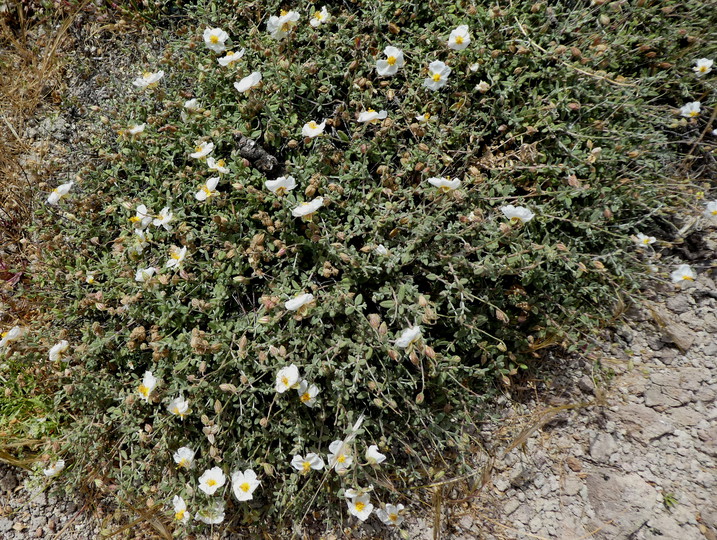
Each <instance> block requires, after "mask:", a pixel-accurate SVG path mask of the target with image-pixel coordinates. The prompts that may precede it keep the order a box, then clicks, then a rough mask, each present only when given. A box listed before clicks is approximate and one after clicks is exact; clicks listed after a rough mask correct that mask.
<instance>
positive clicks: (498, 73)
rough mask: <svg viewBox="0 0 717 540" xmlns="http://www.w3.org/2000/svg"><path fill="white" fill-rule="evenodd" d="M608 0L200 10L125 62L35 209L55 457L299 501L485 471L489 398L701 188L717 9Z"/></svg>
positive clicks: (268, 511)
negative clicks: (696, 174)
mask: <svg viewBox="0 0 717 540" xmlns="http://www.w3.org/2000/svg"><path fill="white" fill-rule="evenodd" d="M594 4H595V5H589V3H588V2H582V1H577V2H576V1H562V2H554V3H551V5H550V6H549V5H547V4H542V3H533V2H526V1H522V0H518V1H514V2H512V4H509V5H506V6H504V7H498V6H494V5H490V6H489V5H488V4H485V3H477V4H471V3H468V2H453V3H446V2H443V3H441V2H423V3H421V2H419V3H416V4H415V5H407V4H406V3H404V2H394V1H384V2H380V3H375V2H362V1H357V2H353V3H351V4H348V3H347V4H346V5H342V6H341V7H332V6H329V7H328V13H329V14H330V19H329V20H327V21H324V22H322V24H320V25H318V26H314V25H310V24H309V22H308V21H309V20H312V21H317V20H318V19H319V18H320V17H319V18H313V19H312V15H313V13H314V12H315V11H318V6H312V5H311V4H307V3H304V2H299V3H298V4H297V5H296V6H289V7H293V8H294V9H296V10H297V13H298V14H299V19H298V21H296V22H294V21H293V20H292V17H291V14H290V13H289V14H286V15H283V17H284V18H283V19H282V20H280V21H278V22H277V23H276V25H274V27H272V28H273V31H274V36H272V34H271V32H269V31H267V27H268V26H271V23H272V22H273V21H272V20H270V19H269V17H270V16H279V13H280V7H282V6H279V4H277V3H276V2H255V3H251V4H238V3H235V6H236V7H227V6H224V7H219V6H218V5H215V4H211V3H209V4H207V3H200V4H199V5H197V6H195V7H193V8H191V9H190V12H191V16H188V17H189V18H188V19H185V20H183V22H182V23H180V24H178V25H177V26H176V27H175V28H173V29H172V31H171V32H169V33H168V34H167V39H168V42H167V44H166V47H165V48H164V51H163V53H162V55H161V56H160V57H157V58H154V59H148V60H147V62H146V63H145V65H143V66H138V70H137V71H138V72H137V73H132V74H127V79H126V80H125V81H122V86H121V88H122V89H123V91H122V93H121V95H118V96H117V111H116V113H115V114H114V116H113V117H112V119H111V120H110V121H111V122H112V123H113V124H114V125H113V127H114V129H115V132H116V134H117V137H116V140H104V141H100V143H99V146H98V149H97V150H98V157H99V158H100V162H101V165H88V166H86V167H85V168H84V169H83V170H82V171H79V174H78V178H77V180H76V183H74V184H73V185H72V186H71V188H70V189H69V192H68V193H67V195H65V196H63V197H62V198H61V199H60V200H59V202H58V204H56V205H45V207H44V208H43V209H42V210H40V211H39V212H38V219H39V222H40V224H39V230H38V235H40V237H41V238H42V239H43V240H45V241H48V240H50V239H52V238H55V239H56V242H55V244H54V245H55V249H54V250H51V251H49V252H48V253H47V254H46V257H45V260H44V263H45V264H46V265H48V271H47V272H45V273H44V274H42V275H38V276H37V277H36V280H35V281H36V282H35V287H36V288H37V289H38V290H42V291H46V292H47V296H48V298H47V300H48V302H49V303H50V304H51V305H54V308H53V309H52V313H51V316H52V317H53V318H54V320H55V321H56V324H57V326H58V328H62V329H63V334H62V335H61V336H57V339H59V338H66V339H67V340H68V341H69V343H70V349H69V351H68V352H67V353H66V354H65V355H64V356H63V357H62V358H60V359H58V360H57V361H56V362H55V363H54V365H55V367H56V376H57V377H58V381H59V382H60V383H61V384H62V385H63V389H62V391H60V392H59V393H58V394H57V397H56V404H57V407H58V409H59V410H60V411H62V413H63V414H64V415H65V416H66V418H67V421H66V423H65V428H64V431H63V435H62V437H61V438H60V439H59V452H58V454H61V455H62V456H63V457H64V459H65V460H66V461H67V464H68V470H67V471H66V472H65V473H64V476H65V477H67V478H69V479H70V481H71V482H75V483H77V482H83V481H86V480H87V479H88V478H90V479H92V480H94V481H95V483H97V484H98V485H103V486H105V487H108V488H109V489H111V490H112V491H116V492H117V493H118V494H119V496H121V497H123V498H127V497H138V496H139V497H144V498H147V499H148V503H149V504H150V505H152V504H153V503H157V504H160V505H162V508H171V507H172V501H173V500H174V507H175V514H176V516H175V517H176V518H177V519H178V520H179V521H180V522H184V521H185V518H186V517H187V516H188V515H191V516H192V518H194V517H195V516H199V517H200V518H201V519H202V520H204V521H205V522H211V521H212V520H214V521H219V514H221V509H220V508H214V506H213V505H215V504H216V502H217V501H220V500H222V501H225V502H226V504H227V506H226V515H227V516H228V517H230V518H232V519H233V520H234V521H235V523H241V524H243V525H261V524H264V525H266V523H268V522H267V521H264V520H267V519H268V520H270V522H271V523H273V524H274V526H277V527H283V526H286V524H287V523H290V522H292V521H293V522H294V523H295V524H299V523H301V522H302V519H304V518H306V517H307V513H308V512H309V510H310V509H321V510H322V513H321V516H320V517H321V519H328V518H331V517H336V515H337V514H338V513H339V512H344V511H345V510H346V506H345V505H344V504H345V503H343V502H341V499H340V498H339V497H338V495H346V493H345V490H347V489H349V488H351V489H358V488H367V487H368V486H369V485H372V486H373V487H374V493H370V494H369V496H370V498H371V500H372V501H373V503H374V504H375V506H376V508H377V509H378V502H377V501H381V502H383V503H395V502H399V501H403V502H406V500H407V498H406V491H405V490H406V488H407V487H409V486H415V485H418V484H419V483H421V482H425V481H426V479H430V478H436V477H437V476H438V475H440V474H445V473H446V472H447V471H448V472H449V474H450V475H459V474H462V473H465V472H467V471H468V470H469V467H470V448H471V442H472V439H471V426H472V425H473V422H474V419H475V418H476V415H478V414H479V413H480V410H481V405H482V404H483V403H484V401H485V400H486V399H489V398H490V397H491V396H492V395H493V392H494V389H495V388H496V387H499V386H509V385H510V384H511V380H512V379H513V378H515V377H517V376H519V375H520V374H521V373H522V372H524V371H525V370H527V369H529V368H534V367H539V365H540V361H541V359H542V354H543V352H544V350H545V349H547V348H549V347H561V348H563V349H564V350H567V351H574V350H579V349H581V348H582V347H583V345H584V340H582V339H581V335H583V334H584V333H585V332H588V331H589V330H590V329H591V328H593V327H594V326H595V325H596V324H598V323H600V321H602V320H604V319H605V318H606V317H610V316H611V315H612V308H613V306H614V305H615V304H616V303H617V302H618V300H619V299H621V298H623V297H625V296H629V295H631V294H632V293H633V292H634V291H635V288H636V286H637V284H638V278H639V276H640V273H641V272H642V271H643V270H644V267H645V265H644V260H643V257H641V256H640V255H638V254H636V253H637V251H638V249H637V248H636V247H635V244H634V242H633V240H632V239H631V238H630V235H633V234H636V233H637V232H644V233H648V234H655V235H657V236H660V237H661V239H663V240H667V238H665V234H666V233H665V231H664V230H662V229H661V227H663V226H664V216H665V214H666V210H667V208H668V205H669V204H670V203H673V202H681V201H690V200H692V201H694V200H695V199H694V195H693V194H694V192H695V191H696V190H697V189H698V187H696V186H695V185H694V183H693V182H692V178H689V177H688V178H687V179H686V180H677V179H676V178H677V174H676V172H675V171H676V166H677V164H679V163H680V157H681V155H682V154H683V153H684V152H686V151H687V149H688V148H689V145H690V143H691V141H694V140H695V139H696V138H697V137H698V136H699V134H700V133H702V132H703V130H704V128H705V127H706V126H707V121H708V120H707V117H708V116H709V115H707V114H706V113H704V112H703V113H702V114H700V115H697V116H696V117H694V118H683V119H680V117H679V111H677V108H678V107H680V106H682V105H684V104H685V103H686V102H688V101H696V100H697V99H698V97H699V96H701V95H704V94H706V92H707V90H708V89H711V88H713V86H710V85H713V83H712V82H710V81H712V80H713V79H711V78H710V77H711V75H709V74H706V75H705V76H697V75H696V74H695V73H694V72H693V69H692V68H693V65H694V63H693V60H695V59H697V58H699V57H702V56H708V53H709V52H712V53H714V47H713V48H712V49H711V50H708V49H706V48H705V44H704V43H703V42H702V41H701V39H700V38H699V36H700V32H701V29H704V28H706V27H707V26H706V25H707V24H708V22H707V21H708V20H709V16H708V15H707V14H706V9H707V8H706V7H705V6H704V5H702V3H701V2H695V1H686V2H670V1H668V2H660V3H659V5H658V3H655V2H634V3H630V4H628V3H625V2H622V3H617V2H615V3H611V4H605V3H604V2H594ZM603 4H605V5H603ZM284 7H286V6H284ZM287 9H288V7H287ZM702 15H704V18H701V16H702ZM464 24H465V25H467V32H468V35H469V37H470V40H469V43H466V42H467V41H468V39H467V38H466V37H465V31H464V30H462V29H459V30H458V31H457V32H456V33H455V34H453V37H452V38H451V40H450V44H451V45H452V47H449V46H448V43H449V35H450V34H451V32H452V31H453V30H456V29H458V28H459V26H460V25H464ZM284 25H286V26H284ZM215 27H220V28H221V29H223V30H224V31H226V32H227V34H228V39H225V36H224V35H223V34H221V33H220V32H215V33H214V35H215V37H216V39H215V40H212V39H211V33H208V34H207V45H208V46H205V43H204V41H205V40H204V33H205V30H206V29H207V28H209V29H212V28H215ZM284 32H286V35H285V36H284V37H281V36H282V34H283V33H284ZM456 36H461V37H462V43H461V42H460V41H461V40H457V39H456ZM466 44H467V46H466V47H463V45H466ZM387 46H392V47H396V48H398V49H400V51H401V52H402V55H403V59H404V63H403V65H401V63H402V62H401V57H400V55H398V53H397V52H396V51H393V50H388V51H386V50H385V48H386V47H387ZM210 47H211V48H212V49H216V50H217V51H220V52H219V54H217V53H216V52H215V51H214V50H211V49H210ZM223 48H226V51H234V52H237V51H240V50H244V53H243V56H241V58H240V59H238V60H237V61H235V62H234V63H231V64H230V65H228V66H224V65H221V63H220V62H219V60H220V59H222V58H224V57H225V56H224V55H225V54H226V51H225V50H222V49H223ZM653 53H654V54H653ZM713 56H714V54H713ZM225 61H228V59H227V60H225ZM434 62H442V63H443V65H441V64H440V63H439V64H436V63H434ZM429 66H430V72H429ZM444 66H448V67H450V70H451V71H450V74H447V70H445V67H444ZM143 70H146V71H147V76H146V77H144V78H143V77H142V76H141V72H142V71H143ZM160 70H162V71H163V76H162V77H161V78H158V77H159V75H156V76H152V73H158V72H159V71H160ZM379 71H380V72H381V73H384V76H380V75H379ZM253 72H259V73H260V74H261V80H260V81H258V78H259V77H258V76H256V75H254V76H250V75H251V74H252V73H253ZM393 72H395V73H394V74H391V73H393ZM247 77H249V78H247ZM135 78H138V79H137V80H136V84H135V85H134V86H133V84H132V81H133V80H134V79H135ZM424 81H425V82H424ZM444 82H445V83H446V84H445V85H444V86H441V85H442V84H443V83H444ZM235 83H238V86H239V88H238V89H237V88H236V86H235ZM147 85H149V86H147ZM142 87H145V88H142ZM432 87H437V89H435V90H433V89H431V88H432ZM193 100H196V101H193ZM703 106H706V105H703ZM372 110H373V111H374V112H376V113H380V114H377V115H376V116H380V117H381V118H376V119H375V120H373V121H366V122H359V117H360V115H361V114H362V113H367V112H371V111H372ZM382 111H385V112H386V114H385V117H384V114H383V113H382ZM364 119H365V118H364V117H361V120H364ZM311 122H314V124H311ZM139 126H143V129H142V128H141V127H139ZM318 131H322V133H321V134H320V136H313V134H314V133H316V132H318ZM694 158H695V159H694V161H693V162H692V165H695V164H697V165H699V163H700V162H701V160H702V162H704V163H708V161H709V159H710V157H709V154H706V153H705V152H704V146H702V145H701V146H700V147H699V150H698V151H697V153H695V154H694ZM219 160H223V161H222V162H219ZM224 168H226V171H224V170H223V169H224ZM288 177H292V178H293V180H294V182H295V187H293V188H292V189H289V188H287V187H285V189H284V192H283V193H282V192H274V191H272V190H271V189H269V187H267V182H270V181H272V182H275V181H281V182H283V183H284V184H283V185H285V186H290V185H291V181H290V180H289V179H288ZM681 178H685V176H681ZM212 179H217V180H212ZM281 182H279V184H281ZM269 186H270V187H274V184H269ZM53 202H54V201H53ZM306 203H309V204H308V205H306ZM162 209H164V210H162ZM170 213H171V219H170V217H169V214H170ZM300 214H304V216H303V217H301V216H299V215H300ZM297 216H299V217H297ZM165 225H166V226H165ZM650 249H651V248H650ZM150 269H151V270H150ZM88 277H89V279H88ZM292 366H294V367H292ZM148 372H149V374H147V373H148ZM300 381H303V382H304V384H303V385H302V386H301V391H299V392H297V391H296V389H297V387H298V385H299V383H300ZM317 392H318V393H317ZM178 398H181V399H180V400H178ZM314 400H315V401H314ZM335 441H343V442H344V443H345V444H344V445H343V446H342V445H341V443H339V444H338V445H337V444H336V443H335ZM332 443H334V444H333V445H332ZM371 445H376V446H377V449H376V448H374V449H372V450H371V453H370V454H369V456H373V458H374V460H375V457H376V450H378V451H379V452H380V453H382V454H385V455H386V456H388V458H387V460H386V461H384V462H383V463H380V464H376V463H369V460H368V458H367V457H365V456H364V453H365V452H366V450H367V449H368V448H369V446H371ZM338 446H342V447H341V448H338ZM181 447H188V448H190V449H191V450H192V451H194V452H195V453H196V457H195V458H194V462H193V467H192V468H189V469H187V468H183V467H180V468H177V466H176V463H175V459H174V458H173V455H174V454H175V452H177V451H178V449H179V448H181ZM330 447H331V452H332V453H333V454H335V455H338V454H340V453H341V451H342V450H346V451H348V452H350V453H351V455H352V459H349V460H348V461H351V463H350V465H348V466H347V467H346V468H345V469H344V468H342V466H341V464H340V463H339V465H338V467H334V470H329V465H331V464H332V463H334V462H332V461H330V458H329V457H328V453H329V450H330ZM309 453H314V454H318V455H319V456H321V457H322V459H323V461H324V462H326V463H325V464H326V467H325V468H324V469H323V470H313V469H311V468H310V467H309V469H308V474H305V475H304V474H302V472H303V469H302V471H299V470H297V469H295V468H294V467H292V465H291V462H292V459H293V458H294V456H295V455H297V454H298V455H301V456H302V457H303V460H306V461H307V462H308V461H311V463H313V464H317V463H318V462H317V461H316V459H312V460H309V458H308V456H306V455H307V454H309ZM300 462H303V461H302V460H299V461H298V462H297V463H300ZM344 463H345V464H346V463H347V462H346V461H344ZM317 466H318V465H317ZM215 467H218V468H219V469H220V470H221V471H222V473H223V474H224V475H227V476H228V475H230V474H231V473H232V472H237V471H246V470H247V469H250V470H252V471H254V472H255V473H257V475H258V479H259V481H260V482H261V483H260V485H259V487H258V488H256V487H255V485H254V483H252V482H253V480H252V481H251V482H249V480H248V479H249V478H250V476H246V480H245V477H244V476H242V477H241V478H240V480H237V481H235V483H234V484H232V483H231V482H229V481H227V482H226V483H225V484H224V485H223V486H221V484H222V478H223V477H222V476H221V475H220V473H218V472H216V471H215V472H214V473H212V474H213V475H215V476H216V478H215V477H214V476H211V475H209V476H206V477H203V480H202V481H201V482H200V475H202V472H203V471H209V470H211V469H213V468H215ZM337 470H338V471H340V472H342V473H343V474H337ZM212 478H215V479H214V480H212ZM252 478H253V477H252ZM210 480H211V481H213V482H215V484H211V485H210V484H207V482H209V481H210ZM237 482H239V483H237ZM245 482H246V485H247V486H250V484H251V486H250V487H247V490H249V489H250V488H251V495H252V496H253V498H251V500H249V501H248V502H246V501H245V499H246V497H245V498H244V499H242V498H241V495H242V493H241V486H242V485H243V484H244V483H245ZM68 485H69V484H68ZM207 486H210V487H207ZM213 486H216V487H221V489H219V490H218V491H216V493H214V494H213V495H208V494H207V491H211V490H213V489H216V487H213ZM232 489H233V490H234V492H235V494H237V497H235V496H233V495H231V490H232ZM254 489H256V491H254ZM342 490H344V491H342ZM244 493H245V494H246V493H249V491H246V490H245V491H244ZM348 495H352V497H351V498H349V499H347V500H348V501H349V504H348V508H349V511H350V512H351V513H352V514H354V515H356V516H360V517H359V519H362V517H363V516H365V512H366V510H367V506H366V505H367V502H366V500H365V498H362V497H363V495H362V493H360V492H354V493H351V492H349V493H348ZM175 496H181V497H182V501H179V500H178V499H176V500H175V499H173V498H174V497H175ZM182 504H186V511H184V510H182ZM352 505H353V506H352ZM360 505H363V506H361V507H360V508H359V507H358V506H360ZM368 510H370V508H368ZM212 511H214V512H215V513H216V514H217V515H216V516H214V518H211V517H208V514H209V513H211V512H212ZM187 526H188V527H203V526H204V525H202V524H201V523H198V522H197V521H195V520H192V521H190V522H189V524H188V525H187Z"/></svg>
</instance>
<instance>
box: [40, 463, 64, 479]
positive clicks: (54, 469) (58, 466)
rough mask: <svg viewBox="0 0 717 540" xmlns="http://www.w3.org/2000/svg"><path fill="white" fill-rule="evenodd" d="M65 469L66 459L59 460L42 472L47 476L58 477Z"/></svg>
mask: <svg viewBox="0 0 717 540" xmlns="http://www.w3.org/2000/svg"><path fill="white" fill-rule="evenodd" d="M64 468H65V460H64V459H58V460H57V461H56V462H55V463H53V464H52V465H50V467H49V468H47V469H42V472H43V474H44V475H45V476H49V477H52V476H57V475H58V474H60V473H61V472H62V470H63V469H64Z"/></svg>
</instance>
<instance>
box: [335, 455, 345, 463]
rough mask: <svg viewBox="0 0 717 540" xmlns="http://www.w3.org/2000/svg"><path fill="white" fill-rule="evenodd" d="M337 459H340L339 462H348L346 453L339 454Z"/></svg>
mask: <svg viewBox="0 0 717 540" xmlns="http://www.w3.org/2000/svg"><path fill="white" fill-rule="evenodd" d="M336 461H338V462H339V463H345V462H346V455H345V454H341V455H339V457H337V458H336Z"/></svg>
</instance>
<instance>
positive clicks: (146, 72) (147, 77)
mask: <svg viewBox="0 0 717 540" xmlns="http://www.w3.org/2000/svg"><path fill="white" fill-rule="evenodd" d="M151 76H152V73H150V72H149V71H145V72H144V73H142V77H144V78H145V79H149V78H150V77H151Z"/></svg>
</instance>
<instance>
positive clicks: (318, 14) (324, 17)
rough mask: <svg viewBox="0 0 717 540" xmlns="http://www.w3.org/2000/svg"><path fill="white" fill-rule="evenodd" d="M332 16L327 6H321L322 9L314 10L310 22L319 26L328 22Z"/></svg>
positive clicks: (314, 25) (315, 26)
mask: <svg viewBox="0 0 717 540" xmlns="http://www.w3.org/2000/svg"><path fill="white" fill-rule="evenodd" d="M330 18H331V15H329V12H328V11H327V10H326V6H324V7H322V8H321V11H314V14H313V15H312V16H311V20H310V21H309V24H310V25H311V26H313V27H314V28H317V27H318V26H320V25H321V24H322V23H325V22H328V20H329V19H330Z"/></svg>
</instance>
